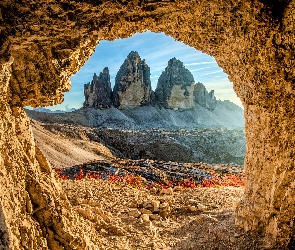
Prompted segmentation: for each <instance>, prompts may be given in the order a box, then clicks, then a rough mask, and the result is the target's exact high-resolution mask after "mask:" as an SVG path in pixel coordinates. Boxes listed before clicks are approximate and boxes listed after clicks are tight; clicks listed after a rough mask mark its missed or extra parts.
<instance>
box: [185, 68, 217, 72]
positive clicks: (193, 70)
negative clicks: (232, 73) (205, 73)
mask: <svg viewBox="0 0 295 250" xmlns="http://www.w3.org/2000/svg"><path fill="white" fill-rule="evenodd" d="M204 69H212V67H205V68H199V69H192V70H190V72H195V71H200V70H204Z"/></svg>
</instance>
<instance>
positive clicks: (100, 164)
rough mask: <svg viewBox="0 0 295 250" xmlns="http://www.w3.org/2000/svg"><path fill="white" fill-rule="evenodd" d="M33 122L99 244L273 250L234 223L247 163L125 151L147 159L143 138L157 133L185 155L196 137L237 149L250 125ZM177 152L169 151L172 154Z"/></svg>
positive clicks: (38, 140)
mask: <svg viewBox="0 0 295 250" xmlns="http://www.w3.org/2000/svg"><path fill="white" fill-rule="evenodd" d="M31 124H32V127H33V133H34V137H35V140H36V144H37V145H38V147H39V148H40V149H41V150H42V152H43V153H44V154H45V155H46V157H47V159H48V161H49V162H50V163H51V165H52V166H53V168H54V169H55V173H56V178H57V179H59V180H60V182H61V184H62V187H63V189H64V191H65V193H66V195H67V197H68V198H69V201H70V203H71V204H72V206H73V208H74V209H75V210H76V211H77V212H78V213H79V214H80V215H81V216H82V217H83V218H84V220H85V225H90V226H91V227H93V228H95V229H96V231H97V234H98V235H99V237H98V240H99V242H98V245H100V248H99V249H251V250H252V249H266V248H265V247H264V245H263V243H262V241H260V240H259V238H258V237H257V235H249V234H247V233H246V232H244V231H242V230H241V229H239V228H237V227H236V226H235V224H234V210H235V206H236V204H237V203H238V202H239V200H241V199H242V197H243V190H244V186H243V185H244V183H245V180H244V179H243V166H240V165H237V164H216V163H203V162H194V163H187V162H185V158H184V161H183V162H182V163H180V162H174V161H168V160H165V159H164V160H157V159H148V158H149V157H148V156H149V155H148V154H149V153H153V152H147V150H146V152H147V154H145V157H146V158H147V159H133V160H132V159H123V158H121V157H117V156H120V154H121V155H123V156H124V157H129V158H132V157H130V154H129V155H128V154H127V153H129V152H133V154H134V155H136V154H137V152H141V154H142V155H140V154H138V155H137V156H138V157H139V156H140V157H142V156H143V153H142V151H140V148H141V145H140V144H139V142H140V141H141V142H146V144H148V143H150V142H152V141H153V138H154V137H155V138H158V140H162V141H163V142H164V141H166V142H167V141H168V142H169V140H170V141H174V142H176V141H177V143H175V144H174V146H175V149H177V148H178V151H179V155H185V151H184V150H182V148H181V147H180V146H181V145H185V144H186V145H187V147H188V145H189V143H190V141H188V140H186V139H185V138H189V137H191V138H198V140H196V139H194V140H195V141H196V143H197V142H198V144H199V145H200V148H202V147H203V148H205V145H206V142H207V143H208V145H209V144H210V143H213V145H214V147H215V148H216V147H217V146H216V145H218V144H219V145H223V146H224V145H225V144H227V145H230V143H229V142H230V140H231V139H232V144H233V149H234V148H235V147H236V145H235V144H234V143H235V140H237V141H239V140H242V138H243V132H242V130H240V132H237V131H238V130H226V129H216V128H215V129H213V128H210V129H198V130H185V129H182V130H176V131H173V130H167V131H158V130H157V129H153V130H146V131H144V130H139V131H134V130H119V129H114V128H113V129H111V128H109V129H106V128H104V129H102V128H100V129H98V128H90V127H82V126H77V125H75V126H74V125H70V124H58V123H50V122H48V123H46V122H38V121H35V120H31ZM213 131H214V132H213ZM223 135H226V136H225V137H222V136H223ZM233 135H235V137H233ZM106 138H107V140H106ZM120 138H121V139H120ZM224 138H226V139H224ZM233 138H235V140H233ZM106 141H107V142H108V143H106ZM180 142H181V143H180ZM200 142H202V143H200ZM214 143H215V144H214ZM118 145H119V146H118ZM131 145H133V146H131ZM136 145H137V146H136ZM145 147H146V145H145ZM171 148H172V147H171V146H170V147H169V148H168V149H169V150H171ZM169 150H168V151H167V148H166V151H165V150H164V148H163V151H162V152H163V154H164V153H165V154H166V155H169V154H167V152H169ZM227 150H228V148H227ZM157 151H159V152H160V150H159V149H158V150H157ZM212 151H213V152H215V151H214V150H212ZM171 152H173V151H171ZM174 152H175V153H176V152H177V151H176V150H175V151H174ZM124 154H126V155H124ZM213 155H214V154H212V156H213ZM131 156H132V154H131ZM134 158H136V157H134Z"/></svg>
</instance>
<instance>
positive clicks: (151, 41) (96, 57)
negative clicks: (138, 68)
mask: <svg viewBox="0 0 295 250" xmlns="http://www.w3.org/2000/svg"><path fill="white" fill-rule="evenodd" d="M132 50H133V51H137V52H138V53H139V55H140V57H141V59H145V60H146V63H147V64H148V66H149V67H150V70H151V82H152V89H154V90H155V88H156V86H157V81H158V78H159V76H160V74H161V73H162V72H163V71H164V70H165V68H166V67H167V64H168V61H169V59H171V58H173V57H176V58H177V59H179V60H181V61H182V62H183V63H184V65H185V67H186V68H187V69H189V70H190V71H191V73H192V74H193V76H194V79H195V82H202V83H203V84H204V85H205V87H206V89H207V91H210V90H212V89H214V90H215V96H216V98H217V99H220V100H230V101H232V102H234V103H236V104H238V105H239V106H242V104H241V102H240V100H239V98H238V97H237V96H236V94H235V92H234V90H233V84H232V83H231V82H230V81H229V80H228V77H227V75H226V74H225V73H224V72H223V71H222V69H221V68H220V67H219V66H218V65H217V63H216V61H215V59H214V58H213V57H211V56H209V55H207V54H205V53H202V52H201V51H197V50H195V49H194V48H191V47H189V46H188V45H186V44H184V43H182V42H178V41H175V40H174V39H173V38H172V37H169V36H166V35H165V34H164V33H152V32H150V31H147V32H145V33H137V34H135V35H133V36H132V37H129V38H124V39H116V40H114V41H101V42H100V43H99V45H98V46H97V47H96V50H95V53H94V54H93V55H92V56H91V58H90V59H89V60H88V61H87V62H86V63H85V64H84V66H83V67H82V68H81V69H80V71H79V72H77V73H76V74H75V75H73V76H72V77H71V82H72V89H71V90H70V92H67V93H65V100H64V102H63V103H62V104H59V105H55V106H52V107H48V108H50V109H51V110H56V109H61V110H66V109H68V108H80V107H81V106H82V105H83V101H84V84H85V83H88V82H90V81H91V80H92V77H93V74H94V73H97V74H99V73H100V72H101V71H102V70H103V68H104V67H108V68H109V71H110V76H111V84H112V87H113V86H114V84H115V77H116V74H117V72H118V70H119V68H120V66H121V65H122V63H123V62H124V60H125V59H126V57H127V55H128V54H129V52H130V51H132Z"/></svg>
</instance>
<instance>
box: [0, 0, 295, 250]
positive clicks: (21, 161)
mask: <svg viewBox="0 0 295 250" xmlns="http://www.w3.org/2000/svg"><path fill="white" fill-rule="evenodd" d="M0 7H1V12H0V23H1V26H0V27H1V30H0V31H1V36H0V53H1V56H0V87H1V96H0V114H1V115H0V121H1V123H0V124H1V127H0V145H1V147H0V176H1V178H0V190H1V192H0V198H1V207H0V223H1V227H0V228H1V235H2V237H0V245H2V246H4V247H3V248H4V249H5V248H6V249H7V248H8V249H21V248H23V247H22V246H23V245H26V246H30V248H31V249H42V248H44V249H46V248H50V249H87V248H88V249H97V248H98V247H97V246H100V244H98V243H97V242H99V237H97V232H96V233H95V230H94V229H93V226H90V225H89V226H86V225H85V221H82V219H81V217H80V216H79V215H78V214H77V213H75V212H73V208H72V206H71V204H69V202H68V200H67V198H66V197H65V195H64V192H63V191H62V190H61V189H60V185H59V183H58V182H56V181H55V179H54V178H53V174H52V172H51V171H50V168H49V165H48V163H47V162H46V159H45V158H44V156H43V155H42V153H41V152H40V150H39V149H38V148H36V147H35V143H34V139H33V135H32V132H31V127H30V125H29V120H28V118H27V116H26V114H25V112H24V110H23V107H24V106H30V105H31V106H33V107H37V106H46V105H53V104H58V103H61V102H62V101H63V95H64V92H66V91H68V90H69V89H70V87H71V85H70V76H71V75H73V74H74V73H76V72H77V71H78V70H79V69H80V68H81V66H82V65H83V64H84V63H85V61H87V60H88V58H89V57H90V56H91V54H92V53H93V52H94V49H95V47H96V46H97V44H98V43H99V41H100V40H114V39H116V38H124V37H129V36H131V35H133V34H134V33H136V32H143V31H146V30H150V31H152V32H165V34H167V35H170V36H171V37H173V38H174V39H176V40H178V41H182V42H184V43H186V44H188V45H190V46H191V47H193V48H195V49H199V50H201V51H202V52H204V53H207V54H209V55H211V56H214V58H215V59H216V62H217V63H218V65H219V66H220V67H222V68H223V70H224V72H225V73H227V74H228V76H229V79H230V81H231V82H233V84H234V90H235V91H236V93H237V95H238V96H239V98H240V99H241V101H242V103H243V105H244V110H245V120H246V137H247V153H246V159H245V175H246V180H247V181H246V187H245V196H244V199H243V200H242V202H241V203H240V204H239V205H238V207H237V217H236V224H237V225H239V226H241V227H243V228H244V229H245V230H252V231H254V232H255V231H257V232H259V235H261V236H264V237H265V239H266V240H265V242H266V243H267V244H268V247H269V248H271V247H272V246H278V247H277V248H278V249H286V248H287V246H288V245H289V246H290V247H292V244H293V243H294V238H295V235H294V234H295V233H294V227H293V224H294V218H295V202H294V197H295V190H294V179H295V169H294V162H295V147H294V145H295V136H294V135H295V126H294V124H295V111H294V108H293V107H295V98H294V96H295V87H294V79H295V71H294V64H295V57H294V46H295V29H294V23H295V15H294V12H295V1H294V0H272V1H266V0H255V1H253V0H236V1H231V0H208V1H191V0H184V1H181V2H180V1H161V2H150V1H142V2H138V1H125V2H120V1H114V0H110V1H103V2H101V1H92V0H89V1H57V0H52V1H36V0H32V1H27V2H21V1H16V0H3V1H1V2H0ZM73 30H74V31H76V32H73ZM18 173H21V174H18ZM64 214H66V216H63V215H64ZM69 214H71V215H73V216H71V217H70V218H71V219H69V216H68V215H69ZM15 218H18V219H17V220H16V219H15ZM23 239H27V240H25V242H24V240H23ZM102 248H103V246H102ZM105 248H107V247H105Z"/></svg>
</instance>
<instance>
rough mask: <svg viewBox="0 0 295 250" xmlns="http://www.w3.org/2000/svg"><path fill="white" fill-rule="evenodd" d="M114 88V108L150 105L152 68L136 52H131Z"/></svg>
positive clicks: (117, 76) (119, 72)
mask: <svg viewBox="0 0 295 250" xmlns="http://www.w3.org/2000/svg"><path fill="white" fill-rule="evenodd" d="M115 81H116V82H115V86H114V94H113V95H114V100H113V102H114V106H115V107H116V108H118V109H130V108H136V107H139V106H145V105H149V104H150V96H151V80H150V68H149V66H148V65H147V64H146V62H145V60H141V58H140V56H139V54H138V53H137V52H136V51H131V52H130V53H129V55H128V56H127V58H126V59H125V61H124V63H123V64H122V66H121V67H120V69H119V71H118V73H117V75H116V79H115Z"/></svg>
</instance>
